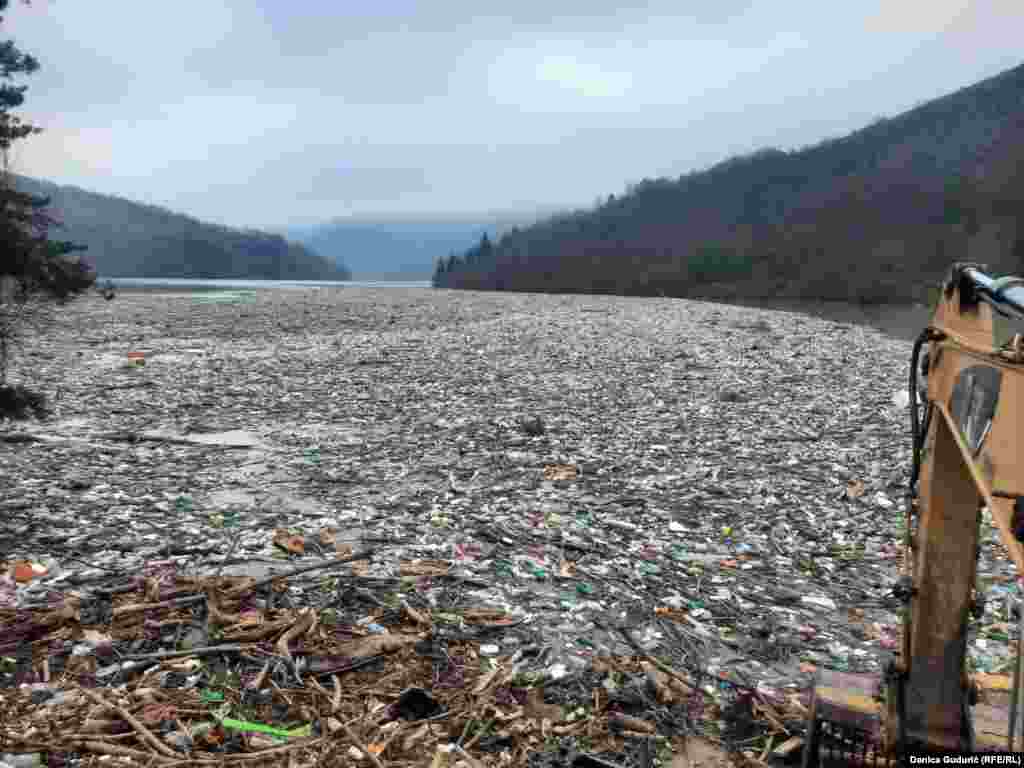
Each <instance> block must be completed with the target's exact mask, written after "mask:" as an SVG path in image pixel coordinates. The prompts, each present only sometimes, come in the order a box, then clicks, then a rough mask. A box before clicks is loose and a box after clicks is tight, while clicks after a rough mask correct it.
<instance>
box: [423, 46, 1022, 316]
mask: <svg viewBox="0 0 1024 768" xmlns="http://www.w3.org/2000/svg"><path fill="white" fill-rule="evenodd" d="M955 260H970V261H980V262H983V263H987V264H988V266H989V267H990V268H991V269H992V270H993V271H996V272H1020V271H1021V270H1024V66H1018V67H1016V68H1014V69H1011V70H1008V71H1006V72H1003V73H1002V74H1000V75H997V76H996V77H992V78H989V79H987V80H984V81H982V82H980V83H977V84H976V85H973V86H970V87H968V88H964V89H962V90H959V91H957V92H955V93H952V94H950V95H948V96H945V97H943V98H939V99H935V100H933V101H930V102H927V103H925V104H923V105H921V106H919V107H917V108H915V109H912V110H910V111H908V112H906V113H904V114H901V115H898V116H896V117H893V118H889V119H882V120H878V121H876V122H874V123H873V124H871V125H869V126H867V127H865V128H863V129H861V130H858V131H856V132H854V133H851V134H850V135H848V136H845V137H843V138H839V139H834V140H829V141H825V142H822V143H820V144H817V145H815V146H812V147H808V148H805V149H801V150H797V151H783V150H779V149H764V150H761V151H759V152H755V153H753V154H751V155H748V156H744V157H734V158H732V159H730V160H727V161H725V162H723V163H720V164H718V165H716V166H714V167H712V168H710V169H708V170H704V171H699V172H694V173H690V174H687V175H685V176H682V177H680V178H678V179H655V180H650V179H647V180H644V181H643V182H641V183H639V184H637V185H634V186H630V187H628V188H627V189H626V191H625V193H624V194H622V195H620V196H618V197H616V196H615V195H611V196H609V197H608V198H607V201H606V202H603V203H602V204H600V205H598V206H596V207H595V208H593V209H590V210H579V211H576V212H572V213H566V214H561V215H558V216H554V217H550V218H548V219H546V220H544V221H541V222H539V223H537V224H535V225H533V226H529V227H525V228H522V229H520V230H518V231H513V232H509V233H507V234H505V235H504V236H503V237H500V238H497V239H496V240H494V241H492V242H486V243H481V244H479V245H477V246H474V247H473V248H470V249H468V250H467V251H465V252H464V253H462V254H460V255H459V257H458V258H456V259H455V260H450V259H448V260H445V261H444V262H442V263H441V264H440V265H439V269H438V270H437V272H436V274H435V277H434V284H435V285H437V286H441V287H452V288H472V289H497V290H502V289H504V290H523V291H553V292H577V293H619V294H633V295H659V294H662V295H667V296H693V297H705V298H759V297H760V298H780V297H784V298H815V299H838V300H854V301H861V302H869V303H881V302H887V301H915V300H917V301H920V300H922V299H923V298H924V297H925V295H926V292H927V290H928V288H929V287H930V286H931V285H933V284H934V283H935V282H936V281H937V280H938V279H939V278H940V277H941V276H942V274H943V272H944V271H945V270H946V269H947V268H948V266H949V264H950V263H951V262H952V261H955Z"/></svg>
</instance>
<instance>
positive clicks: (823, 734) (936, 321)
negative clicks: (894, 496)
mask: <svg viewBox="0 0 1024 768" xmlns="http://www.w3.org/2000/svg"><path fill="white" fill-rule="evenodd" d="M1022 319H1024V280H1021V279H1020V278H999V279H994V278H992V277H990V276H989V275H988V274H987V270H986V269H985V267H983V266H981V265H977V264H955V265H953V268H952V269H951V270H950V272H949V274H948V275H947V277H946V279H945V281H944V283H943V285H942V287H941V291H940V294H939V296H938V299H937V301H936V304H935V306H934V310H933V314H932V318H931V322H930V323H929V325H928V326H927V327H926V328H925V329H924V330H923V331H922V333H921V335H920V336H919V337H918V339H917V341H916V342H915V344H914V352H913V357H912V360H911V370H910V380H909V388H910V410H911V432H912V439H913V446H914V452H913V454H914V465H913V468H912V472H911V479H910V483H909V487H908V492H907V497H906V509H905V514H906V526H905V531H906V538H905V540H904V542H903V544H904V557H903V561H902V562H903V568H902V572H901V574H900V576H899V579H898V581H897V583H896V585H895V586H894V588H893V595H894V596H895V597H896V598H898V599H899V600H900V601H901V602H902V603H903V608H904V610H903V615H904V622H903V633H902V643H901V646H900V648H899V651H898V652H896V653H895V654H893V656H892V658H890V659H888V660H887V662H886V664H885V665H884V669H885V671H884V673H883V674H882V675H881V676H875V677H873V676H865V675H849V674H843V673H838V672H832V671H828V670H822V671H821V672H820V673H819V677H818V679H817V681H816V685H815V687H814V691H813V695H812V700H811V714H810V719H809V724H808V725H809V727H808V737H807V741H806V745H805V750H804V765H805V766H806V767H807V768H811V766H814V765H817V764H819V760H820V755H821V748H822V747H823V746H826V747H833V748H835V747H838V750H839V751H840V752H841V753H843V754H846V755H847V756H849V757H855V756H857V754H858V753H859V754H860V755H861V756H862V757H866V756H868V755H870V756H871V757H872V758H875V759H882V760H886V761H888V760H891V759H894V758H898V757H900V756H901V755H904V754H906V753H907V752H911V751H913V752H917V753H922V752H939V751H952V750H955V751H960V752H965V751H970V752H977V751H985V750H998V751H1002V750H1006V749H1007V748H1009V747H1010V738H1009V737H1010V733H1011V730H1013V729H1012V728H1011V727H1010V720H1011V716H1010V714H1011V713H1010V710H1011V709H1012V710H1014V712H1013V715H1014V717H1013V719H1016V711H1015V710H1016V707H1014V706H1010V702H1009V701H1006V700H1005V699H1007V698H1008V697H1006V696H1004V700H1002V701H1000V700H996V699H994V698H992V697H990V700H989V701H984V702H983V701H979V690H978V688H977V686H976V685H975V683H974V681H973V680H972V679H971V678H970V677H969V675H968V674H967V669H966V658H967V641H968V631H969V628H970V623H971V621H972V620H974V619H975V618H976V617H980V615H981V613H982V612H983V607H982V606H983V596H982V595H981V594H979V593H978V590H977V589H976V584H977V575H978V574H977V565H978V552H979V549H978V548H979V536H980V524H981V519H982V512H983V510H984V509H987V510H988V512H989V514H990V515H991V518H992V521H993V523H994V524H995V525H996V527H997V528H998V530H999V535H1000V539H1001V542H1002V544H1003V546H1004V547H1005V549H1006V552H1007V554H1008V555H1009V557H1010V558H1011V560H1012V561H1013V563H1014V564H1015V565H1016V568H1017V572H1018V574H1021V573H1024V548H1022V546H1021V541H1020V539H1019V538H1018V536H1020V535H1022V534H1024V508H1022V505H1024V502H1022V497H1024V433H1022V430H1021V426H1022V425H1024V341H1022V337H1021V335H1020V334H1019V333H1012V334H1007V333H1006V329H1005V328H1004V327H1003V326H1004V325H1005V324H1004V323H1002V322H1001V321H1003V320H1009V321H1011V322H1012V321H1020V320H1022ZM997 320H999V321H1000V322H996V321H997ZM926 345H927V349H926V352H925V355H924V356H922V355H921V351H922V349H923V348H924V347H925V346H926ZM922 394H923V397H922ZM922 401H923V402H922ZM1012 696H1013V697H1016V696H1017V691H1016V686H1014V691H1013V693H1012ZM1013 701H1016V698H1014V699H1013ZM1017 730H1018V731H1019V729H1017ZM1021 735H1022V736H1024V734H1021ZM1020 740H1021V739H1018V741H1020Z"/></svg>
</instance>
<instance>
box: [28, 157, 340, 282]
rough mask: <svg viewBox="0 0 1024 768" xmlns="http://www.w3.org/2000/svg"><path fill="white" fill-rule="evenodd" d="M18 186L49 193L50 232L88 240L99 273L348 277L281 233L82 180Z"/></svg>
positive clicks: (88, 255) (83, 241)
mask: <svg viewBox="0 0 1024 768" xmlns="http://www.w3.org/2000/svg"><path fill="white" fill-rule="evenodd" d="M14 182H15V186H16V187H17V188H18V189H20V190H22V191H24V192H26V193H29V194H33V195H38V196H41V197H48V198H50V210H51V213H52V214H53V215H54V217H55V218H56V219H58V220H59V221H61V222H62V224H63V226H62V227H61V228H60V229H58V230H56V231H55V232H54V233H53V236H55V237H59V238H60V239H62V240H71V241H72V242H75V243H80V244H83V245H86V246H88V248H89V250H88V251H87V252H86V253H85V254H84V255H85V257H86V258H87V259H89V260H90V261H92V262H93V263H94V264H95V265H96V268H97V271H98V272H99V274H100V276H101V277H168V278H189V277H195V278H205V279H210V278H242V279H264V280H348V279H350V277H351V274H350V272H349V271H348V270H347V269H346V268H345V266H344V265H343V264H339V263H338V262H337V261H335V260H329V259H325V258H324V257H323V256H321V255H319V254H317V253H316V252H314V251H313V250H312V249H310V248H309V247H308V246H305V245H301V244H299V243H294V242H288V241H287V240H286V239H285V238H283V237H281V236H280V235H277V234H271V233H268V232H260V231H257V230H250V229H246V230H239V229H232V228H229V227H223V226H220V225H218V224H209V223H206V222H202V221H199V220H198V219H194V218H192V217H189V216H185V215H183V214H180V213H173V212H171V211H168V210H165V209H164V208H160V207H157V206H152V205H144V204H142V203H135V202H132V201H130V200H125V199H122V198H119V197H111V196H108V195H101V194H97V193H95V192H88V191H86V190H84V189H79V188H78V187H70V186H59V185H57V184H53V183H52V182H48V181H42V180H39V179H32V178H29V177H27V176H15V177H14Z"/></svg>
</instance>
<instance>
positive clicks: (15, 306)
mask: <svg viewBox="0 0 1024 768" xmlns="http://www.w3.org/2000/svg"><path fill="white" fill-rule="evenodd" d="M9 4H10V0H0V13H2V12H3V11H6V10H7V7H8V5H9ZM26 4H27V0H26ZM3 20H4V17H3V16H0V25H2V24H3ZM38 69H39V62H38V61H37V60H36V59H35V58H34V57H33V56H31V55H29V54H26V53H23V52H22V51H20V50H19V49H18V48H17V46H16V45H15V44H14V41H13V40H4V41H0V161H2V167H0V385H2V384H4V383H5V382H6V379H7V367H8V362H9V357H10V352H11V347H12V344H13V343H14V342H15V341H16V340H17V338H18V336H19V334H20V333H21V332H22V331H23V330H24V329H25V328H26V326H27V325H28V324H30V323H31V321H32V320H33V319H35V320H38V319H41V318H44V317H45V316H46V315H47V312H46V310H47V308H48V305H52V304H53V302H54V300H56V302H57V303H58V304H59V303H63V302H65V301H67V300H68V299H69V298H71V297H73V296H75V295H78V294H80V293H82V292H84V291H85V290H87V289H88V288H89V287H90V286H91V285H93V283H94V282H95V280H96V271H95V269H94V267H93V266H92V264H90V263H89V262H88V261H86V260H84V259H82V258H80V257H78V256H76V255H75V254H76V253H77V252H79V251H82V250H84V248H83V247H81V246H77V245H75V244H73V243H70V242H67V241H65V240H56V239H51V238H50V236H49V233H50V230H51V229H52V228H54V227H57V226H59V222H57V221H56V220H55V219H54V218H53V217H52V216H51V215H50V214H49V213H48V212H47V206H48V205H49V200H48V199H47V198H44V197H36V196H34V195H29V194H26V193H24V192H20V191H19V190H17V189H16V188H15V184H14V178H13V175H12V174H11V172H10V167H9V162H8V161H9V153H10V149H11V146H12V145H13V144H14V143H15V142H18V141H22V140H24V139H27V138H28V137H29V136H31V135H32V134H35V133H38V132H39V131H40V129H39V128H38V127H36V126H34V125H31V124H29V123H26V122H25V121H23V120H22V119H21V118H20V117H19V116H18V115H16V114H14V110H15V109H17V108H18V107H20V106H21V105H22V104H23V103H24V101H25V91H26V89H27V87H26V86H24V85H16V84H15V82H16V80H17V79H18V78H21V77H24V76H27V75H31V74H33V73H34V72H36V71H37V70H38Z"/></svg>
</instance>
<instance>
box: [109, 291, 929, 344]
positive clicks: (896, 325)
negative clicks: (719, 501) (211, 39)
mask: <svg viewBox="0 0 1024 768" xmlns="http://www.w3.org/2000/svg"><path fill="white" fill-rule="evenodd" d="M106 280H107V278H105V277H101V278H100V279H99V280H98V281H97V283H98V284H103V283H104V282H106ZM110 280H111V282H113V284H114V285H115V286H116V287H119V288H123V289H128V290H132V289H148V290H163V289H182V288H185V289H190V290H200V291H202V290H216V289H220V290H229V291H230V290H240V289H241V290H252V289H260V288H279V289H289V288H292V289H294V288H317V287H324V288H328V287H335V288H401V289H410V288H418V289H422V290H433V289H432V288H431V286H430V282H429V281H427V280H407V281H385V280H347V281H330V280H241V279H223V280H216V279H197V278H163V277H154V278H149V277H114V278H110ZM734 303H736V304H742V305H744V306H750V307H762V308H764V309H774V310H782V311H785V312H797V313H800V314H804V315H811V316H813V317H820V318H824V319H826V320H832V321H834V322H839V323H852V324H854V325H866V326H870V327H872V328H877V329H878V330H880V331H882V332H883V333H885V334H886V335H888V336H891V337H893V338H898V339H904V340H912V339H913V338H914V337H915V336H917V334H919V333H920V332H921V329H922V328H924V326H925V324H926V323H927V322H928V319H929V315H930V312H929V310H928V308H927V307H925V306H924V305H921V304H916V305H910V304H883V305H872V306H865V305H860V304H850V303H847V302H842V301H811V300H795V299H785V300H783V299H779V300H772V299H758V300H756V301H755V300H749V301H746V300H745V301H737V302H734Z"/></svg>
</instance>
